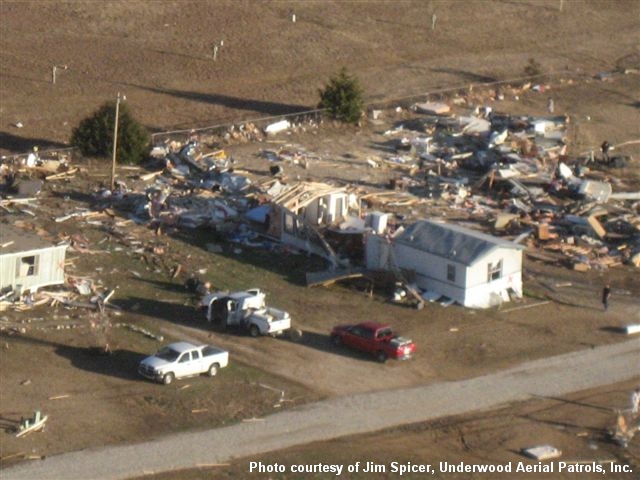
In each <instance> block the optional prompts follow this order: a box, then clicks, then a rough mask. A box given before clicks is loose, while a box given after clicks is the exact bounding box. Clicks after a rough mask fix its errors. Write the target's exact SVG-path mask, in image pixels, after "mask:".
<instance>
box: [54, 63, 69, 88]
mask: <svg viewBox="0 0 640 480" xmlns="http://www.w3.org/2000/svg"><path fill="white" fill-rule="evenodd" d="M59 68H61V69H62V70H66V69H67V68H68V67H67V66H66V65H54V66H53V67H52V68H51V83H53V84H54V85H55V84H56V71H57V70H58V69H59Z"/></svg>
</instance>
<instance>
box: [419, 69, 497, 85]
mask: <svg viewBox="0 0 640 480" xmlns="http://www.w3.org/2000/svg"><path fill="white" fill-rule="evenodd" d="M431 71H432V72H436V73H448V74H451V75H457V76H458V77H460V78H462V80H464V81H465V82H472V83H493V82H497V81H498V79H497V78H496V77H490V76H488V75H482V74H479V73H473V72H467V71H465V70H458V69H456V68H432V69H431Z"/></svg>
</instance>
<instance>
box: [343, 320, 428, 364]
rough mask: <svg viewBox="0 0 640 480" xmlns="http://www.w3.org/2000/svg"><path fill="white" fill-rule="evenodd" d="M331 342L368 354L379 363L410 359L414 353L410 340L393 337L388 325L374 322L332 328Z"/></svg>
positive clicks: (414, 348) (414, 349) (413, 345)
mask: <svg viewBox="0 0 640 480" xmlns="http://www.w3.org/2000/svg"><path fill="white" fill-rule="evenodd" d="M331 341H332V342H333V344H334V345H346V346H347V347H351V348H354V349H356V350H360V351H362V352H366V353H370V354H372V355H373V356H374V357H375V358H376V360H378V361H379V362H381V363H384V362H385V361H386V360H387V358H397V359H399V360H404V359H407V358H410V357H411V355H413V353H414V352H415V351H416V345H415V344H414V343H413V342H412V341H411V340H408V339H406V338H402V337H398V336H396V335H394V333H393V330H392V329H391V327H390V326H389V325H385V324H380V323H374V322H364V323H358V324H357V325H338V326H337V327H333V330H331Z"/></svg>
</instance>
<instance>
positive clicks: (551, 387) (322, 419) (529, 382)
mask: <svg viewBox="0 0 640 480" xmlns="http://www.w3.org/2000/svg"><path fill="white" fill-rule="evenodd" d="M639 373H640V339H634V340H631V341H628V342H625V343H620V344H615V345H607V346H603V347H598V348H593V349H589V350H583V351H579V352H574V353H570V354H566V355H560V356H556V357H551V358H546V359H541V360H537V361H533V362H528V363H525V364H522V365H519V366H516V367H514V368H510V369H508V370H504V371H501V372H497V373H493V374H490V375H485V376H481V377H476V378H473V379H469V380H464V381H459V382H445V383H437V384H432V385H429V386H424V387H418V388H412V389H403V390H394V391H385V392H376V393H370V394H361V395H354V396H347V397H339V398H335V399H331V400H327V401H324V402H319V403H315V404H311V405H306V406H304V407H301V408H298V409H295V410H291V411H287V412H284V413H282V414H277V415H272V416H270V417H267V418H265V419H256V420H255V421H249V422H245V423H241V424H238V425H234V426H231V427H227V428H223V429H216V430H208V431H202V432H191V433H184V434H179V435H172V436H169V437H165V438H163V439H159V440H155V441H150V442H146V443H141V444H136V445H126V446H119V447H111V448H104V449H101V450H87V451H80V452H74V453H69V454H64V455H59V456H55V457H50V458H47V459H45V460H43V461H41V462H38V463H31V464H23V465H20V466H18V467H15V468H12V469H9V470H7V471H4V472H3V474H2V478H3V479H4V480H10V479H33V478H39V479H48V478H51V479H54V478H67V479H70V478H101V479H121V478H128V477H132V476H135V475H141V474H143V473H149V472H159V471H166V470H174V469H184V468H189V467H194V466H197V465H202V464H212V463H218V462H225V461H228V460H229V459H231V458H232V457H236V458H238V457H246V456H249V455H255V454H258V453H262V452H266V451H271V450H278V449H282V448H286V447H290V446H293V445H298V444H305V443H309V442H312V441H317V440H327V439H330V438H336V437H340V436H345V435H351V434H358V433H365V432H372V431H376V430H380V429H383V428H388V427H391V426H394V425H401V424H407V423H414V422H421V421H426V420H430V419H434V418H437V417H444V416H449V415H456V414H461V413H464V412H470V411H474V410H482V409H488V408H491V407H495V406H497V405H500V404H505V403H508V402H514V401H519V400H524V399H527V398H531V397H535V396H540V397H550V396H559V395H564V394H567V393H569V392H572V391H578V390H583V389H587V388H591V387H595V386H598V385H606V384H610V383H615V382H620V381H624V380H628V379H632V378H634V377H638V374H639ZM488 386H490V388H487V387H488Z"/></svg>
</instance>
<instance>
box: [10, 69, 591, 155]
mask: <svg viewBox="0 0 640 480" xmlns="http://www.w3.org/2000/svg"><path fill="white" fill-rule="evenodd" d="M559 75H562V76H565V77H580V76H584V74H582V75H580V74H573V75H571V74H566V73H547V74H540V75H530V76H523V77H516V78H509V79H505V80H496V81H493V82H476V83H465V84H462V85H458V86H455V87H445V88H440V89H435V90H429V91H427V92H424V93H418V94H414V95H409V96H406V97H396V98H389V99H384V100H380V101H378V102H370V103H367V104H365V109H367V110H368V109H379V108H388V107H389V106H391V105H396V106H406V105H407V104H413V103H416V102H417V101H419V100H421V99H423V101H424V100H426V99H428V98H429V97H430V96H434V95H443V94H447V93H452V92H460V91H463V90H466V91H469V90H470V89H473V88H488V87H492V86H496V85H503V84H517V83H519V82H526V81H532V80H536V79H542V78H549V77H553V76H559ZM326 111H327V109H326V108H325V109H312V110H307V111H303V112H295V113H288V114H283V115H272V116H268V117H259V118H255V119H242V120H241V119H238V120H236V121H234V122H226V123H220V124H216V125H211V126H207V127H195V128H185V129H180V130H169V131H165V132H156V133H153V134H152V135H151V142H152V145H157V144H159V143H162V142H163V141H164V142H167V141H171V140H183V141H188V140H189V139H190V138H191V137H192V136H194V135H195V136H202V135H207V134H208V135H211V136H223V135H224V134H226V133H228V132H229V131H230V129H231V128H235V127H236V126H243V125H247V124H253V125H254V126H255V127H256V128H264V127H266V126H267V125H268V124H270V123H273V122H274V121H279V120H290V121H292V123H309V122H315V123H316V124H317V123H319V121H320V119H321V117H322V115H323V114H324V113H325V112H326ZM76 150H77V147H65V148H58V149H56V148H53V149H48V150H42V151H40V152H38V153H39V155H40V156H41V157H43V156H45V155H61V154H65V153H67V154H68V155H69V156H73V153H74V152H75V151H76ZM30 153H33V152H26V153H20V154H13V155H6V156H4V157H3V160H5V161H7V160H9V161H14V162H15V161H20V160H25V159H26V158H27V157H28V156H29V154H30Z"/></svg>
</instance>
